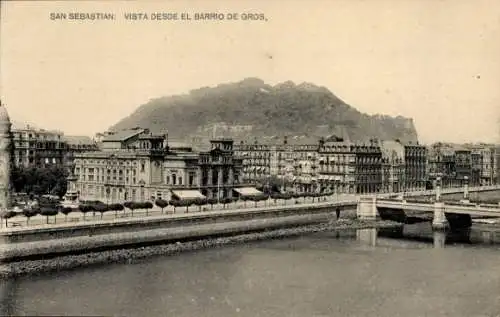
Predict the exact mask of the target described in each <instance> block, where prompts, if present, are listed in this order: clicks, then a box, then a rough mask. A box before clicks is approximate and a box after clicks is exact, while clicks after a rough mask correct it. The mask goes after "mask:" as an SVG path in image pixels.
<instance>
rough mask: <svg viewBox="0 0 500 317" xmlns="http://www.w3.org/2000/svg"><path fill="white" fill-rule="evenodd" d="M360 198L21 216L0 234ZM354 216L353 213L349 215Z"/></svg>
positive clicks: (350, 201)
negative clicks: (28, 217)
mask: <svg viewBox="0 0 500 317" xmlns="http://www.w3.org/2000/svg"><path fill="white" fill-rule="evenodd" d="M358 197H359V196H356V195H352V194H341V195H331V196H325V197H320V198H311V197H306V198H294V199H289V200H283V199H277V200H276V201H275V200H274V199H268V200H266V201H260V202H257V203H255V202H253V201H247V202H242V201H238V202H233V203H230V204H226V205H225V206H224V205H223V204H214V205H213V208H212V206H210V205H204V206H201V208H200V207H199V206H195V205H193V206H190V207H189V208H186V207H176V208H174V207H173V206H170V205H169V206H167V207H166V208H164V209H163V211H162V210H161V208H159V207H157V206H154V207H153V208H152V209H148V210H145V209H136V210H134V211H133V212H132V210H130V209H127V208H125V210H123V211H118V212H114V211H108V212H106V213H104V214H103V215H102V216H101V214H100V213H98V212H89V213H86V214H85V213H82V212H80V211H78V210H76V211H74V212H72V213H70V214H69V215H68V216H67V217H66V216H65V215H63V214H61V213H59V214H57V215H56V216H49V217H48V223H47V217H46V216H42V215H36V216H34V217H32V218H30V219H29V220H28V219H27V218H26V217H25V216H23V215H22V214H20V215H18V216H16V217H13V218H10V219H8V220H7V226H6V222H5V220H3V221H2V224H1V228H0V230H2V231H16V230H23V229H26V228H30V229H31V228H33V229H35V228H47V227H60V226H68V225H78V224H85V225H89V224H92V223H107V222H114V221H127V220H133V219H155V218H177V217H186V216H187V217H189V215H190V214H192V215H193V216H195V215H206V214H219V213H221V212H224V213H237V212H244V211H247V212H248V211H251V210H252V209H262V208H269V210H273V209H275V207H279V208H282V207H284V206H297V205H299V206H301V207H307V206H315V205H317V204H321V203H325V202H330V203H334V202H335V203H339V204H343V203H354V202H356V201H357V199H358ZM352 213H353V214H355V210H353V212H352Z"/></svg>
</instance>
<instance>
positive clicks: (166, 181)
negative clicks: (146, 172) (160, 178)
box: [165, 175, 170, 184]
mask: <svg viewBox="0 0 500 317" xmlns="http://www.w3.org/2000/svg"><path fill="white" fill-rule="evenodd" d="M165 183H166V184H170V176H169V175H167V177H166V179H165Z"/></svg>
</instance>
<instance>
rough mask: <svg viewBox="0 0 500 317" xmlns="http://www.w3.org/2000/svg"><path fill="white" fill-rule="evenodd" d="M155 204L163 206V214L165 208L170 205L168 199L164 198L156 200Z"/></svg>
mask: <svg viewBox="0 0 500 317" xmlns="http://www.w3.org/2000/svg"><path fill="white" fill-rule="evenodd" d="M155 205H156V206H158V207H159V208H161V213H162V214H163V209H164V208H166V207H167V206H168V201H166V200H163V199H157V200H156V201H155Z"/></svg>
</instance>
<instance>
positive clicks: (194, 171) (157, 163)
mask: <svg viewBox="0 0 500 317" xmlns="http://www.w3.org/2000/svg"><path fill="white" fill-rule="evenodd" d="M101 141H102V145H101V149H100V150H98V151H92V152H81V153H75V154H74V163H75V164H74V173H73V174H72V177H70V179H69V186H68V193H69V195H68V196H72V197H75V196H77V197H78V199H80V200H100V201H103V202H106V203H115V202H125V201H154V200H156V199H167V200H169V199H176V198H179V199H182V198H203V197H206V198H227V197H232V194H233V193H232V190H233V189H234V188H235V187H239V186H243V183H242V182H241V181H240V175H241V171H240V170H241V161H239V160H238V159H235V158H234V156H233V149H232V146H233V143H232V142H233V141H232V140H213V141H212V142H211V146H212V148H211V149H210V150H209V151H207V152H201V153H199V152H194V151H193V149H192V148H191V147H189V146H187V145H185V144H169V143H168V142H167V138H166V136H165V135H154V134H152V133H150V132H149V130H147V129H138V128H137V129H130V130H123V131H119V132H116V133H114V134H108V135H107V136H105V137H104V138H103V139H102V140H101Z"/></svg>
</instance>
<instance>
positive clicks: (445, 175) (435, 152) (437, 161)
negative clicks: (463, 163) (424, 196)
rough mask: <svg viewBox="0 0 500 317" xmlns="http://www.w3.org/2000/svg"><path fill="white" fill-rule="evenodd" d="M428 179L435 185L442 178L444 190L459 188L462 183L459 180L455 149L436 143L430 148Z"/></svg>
mask: <svg viewBox="0 0 500 317" xmlns="http://www.w3.org/2000/svg"><path fill="white" fill-rule="evenodd" d="M427 164H428V169H427V171H428V173H427V177H428V178H429V180H430V181H431V182H432V183H433V184H435V182H436V179H437V178H438V177H441V186H443V187H444V188H449V187H459V186H461V181H460V180H458V179H457V173H456V156H455V149H454V148H453V147H452V146H451V145H449V144H444V143H435V144H433V145H431V146H430V147H429V148H428V154H427Z"/></svg>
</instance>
